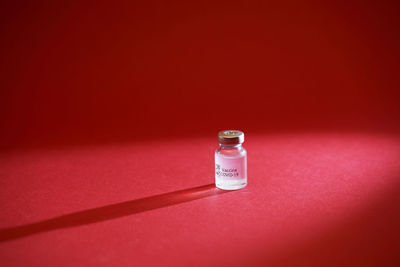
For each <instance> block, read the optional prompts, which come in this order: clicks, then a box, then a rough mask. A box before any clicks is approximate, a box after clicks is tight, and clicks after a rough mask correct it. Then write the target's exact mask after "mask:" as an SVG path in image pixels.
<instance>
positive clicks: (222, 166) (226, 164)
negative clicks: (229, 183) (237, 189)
mask: <svg viewBox="0 0 400 267" xmlns="http://www.w3.org/2000/svg"><path fill="white" fill-rule="evenodd" d="M246 176H247V175H246V157H237V158H226V157H218V156H216V157H215V177H216V178H220V179H232V180H241V179H246Z"/></svg>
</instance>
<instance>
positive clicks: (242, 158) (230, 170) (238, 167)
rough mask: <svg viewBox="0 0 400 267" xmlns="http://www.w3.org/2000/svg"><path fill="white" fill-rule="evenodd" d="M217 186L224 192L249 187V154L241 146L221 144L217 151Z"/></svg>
mask: <svg viewBox="0 0 400 267" xmlns="http://www.w3.org/2000/svg"><path fill="white" fill-rule="evenodd" d="M215 185H216V186H217V187H218V188H221V189H224V190H237V189H241V188H243V187H245V186H246V185H247V152H246V149H244V147H243V146H242V145H241V144H235V145H226V144H220V145H219V148H218V149H217V150H216V151H215Z"/></svg>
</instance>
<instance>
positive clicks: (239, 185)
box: [215, 181, 247, 190]
mask: <svg viewBox="0 0 400 267" xmlns="http://www.w3.org/2000/svg"><path fill="white" fill-rule="evenodd" d="M246 185H247V181H236V182H235V183H232V182H228V183H227V182H226V181H225V182H222V183H221V182H220V181H218V182H216V183H215V186H216V187H218V188H219V189H222V190H239V189H242V188H243V187H245V186H246Z"/></svg>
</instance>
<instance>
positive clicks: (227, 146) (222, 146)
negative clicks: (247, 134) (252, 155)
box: [219, 144, 242, 148]
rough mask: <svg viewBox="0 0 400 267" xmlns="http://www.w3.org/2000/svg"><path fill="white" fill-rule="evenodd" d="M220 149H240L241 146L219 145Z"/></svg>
mask: <svg viewBox="0 0 400 267" xmlns="http://www.w3.org/2000/svg"><path fill="white" fill-rule="evenodd" d="M219 146H220V147H221V148H240V147H241V146H242V144H234V145H227V144H219Z"/></svg>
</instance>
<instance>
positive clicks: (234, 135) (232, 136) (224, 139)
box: [218, 130, 244, 145]
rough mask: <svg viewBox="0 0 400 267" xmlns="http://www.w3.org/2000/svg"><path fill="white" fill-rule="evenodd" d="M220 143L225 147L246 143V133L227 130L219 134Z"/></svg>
mask: <svg viewBox="0 0 400 267" xmlns="http://www.w3.org/2000/svg"><path fill="white" fill-rule="evenodd" d="M218 142H219V143H220V144H224V145H237V144H241V143H243V142H244V133H243V132H242V131H238V130H225V131H220V132H219V133H218Z"/></svg>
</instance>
